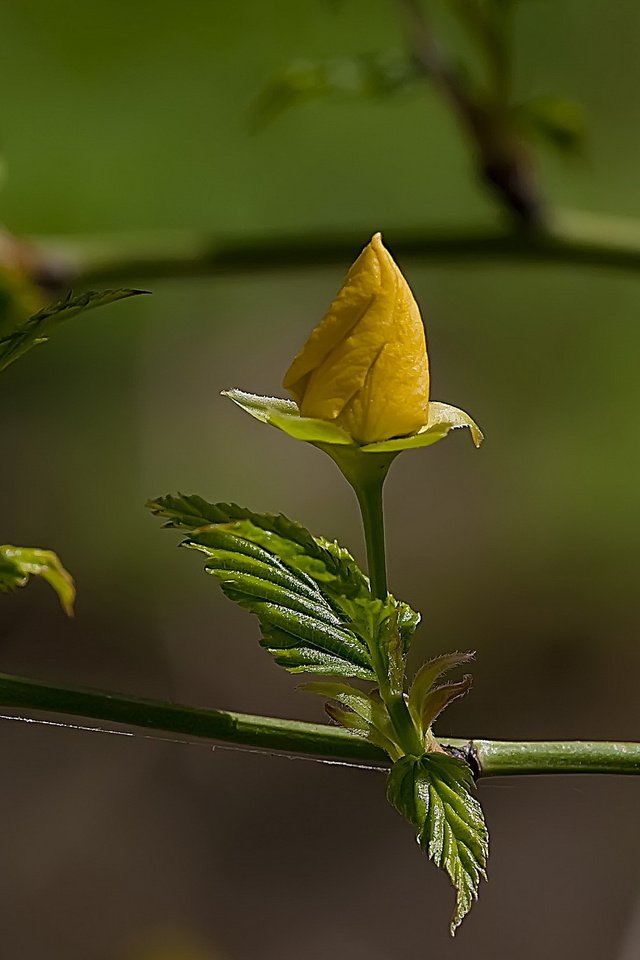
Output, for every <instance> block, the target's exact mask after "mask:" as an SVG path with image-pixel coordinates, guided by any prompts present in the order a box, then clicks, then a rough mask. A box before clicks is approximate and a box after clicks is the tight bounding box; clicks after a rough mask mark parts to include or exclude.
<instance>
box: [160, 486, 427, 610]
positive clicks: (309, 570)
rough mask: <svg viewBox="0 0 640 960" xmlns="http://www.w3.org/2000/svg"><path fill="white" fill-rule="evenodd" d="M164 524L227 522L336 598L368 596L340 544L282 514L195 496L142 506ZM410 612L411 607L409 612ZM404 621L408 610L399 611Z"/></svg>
mask: <svg viewBox="0 0 640 960" xmlns="http://www.w3.org/2000/svg"><path fill="white" fill-rule="evenodd" d="M147 506H148V507H149V509H150V510H151V512H152V513H153V514H155V515H156V516H159V517H162V518H164V519H165V520H166V521H167V524H166V525H167V526H171V527H178V528H181V529H185V530H196V529H198V528H200V527H203V526H207V525H208V524H233V525H234V530H235V531H237V532H238V534H239V535H240V536H242V537H243V538H245V539H247V540H250V541H251V542H253V543H255V544H258V545H260V546H262V547H264V548H265V549H266V550H267V551H269V552H270V553H274V554H276V555H277V556H278V557H279V558H280V559H281V560H283V561H285V562H286V563H287V564H288V565H289V566H293V567H295V568H296V570H298V571H299V572H301V573H304V574H305V575H306V576H308V577H311V578H312V579H313V580H314V581H315V582H316V583H320V584H322V587H323V589H324V590H325V592H327V593H331V594H333V595H335V597H336V598H338V597H347V598H355V597H361V598H364V599H368V598H370V596H371V594H370V592H369V581H368V579H367V577H366V576H365V574H364V573H363V572H362V570H361V569H360V567H359V566H358V564H357V563H356V562H355V560H354V559H353V557H352V556H351V554H350V553H349V551H348V550H346V549H345V548H344V547H341V546H340V545H339V544H338V543H335V542H334V541H330V540H326V539H325V538H324V537H314V536H313V535H312V534H311V533H309V531H308V530H307V529H306V527H303V526H302V524H300V523H297V521H295V520H290V519H289V518H288V517H285V516H284V515H283V514H270V513H255V512H254V511H252V510H248V509H246V508H245V507H240V506H238V504H236V503H209V502H208V501H206V500H204V499H203V498H202V497H198V496H195V495H190V496H185V495H184V494H177V495H176V496H166V497H159V498H158V499H157V500H150V501H149V502H148V504H147ZM409 613H410V614H413V611H409ZM413 616H414V617H418V619H419V615H418V614H413ZM405 617H406V618H407V620H409V619H410V618H409V614H407V613H406V611H405Z"/></svg>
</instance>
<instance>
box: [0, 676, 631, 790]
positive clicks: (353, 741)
mask: <svg viewBox="0 0 640 960" xmlns="http://www.w3.org/2000/svg"><path fill="white" fill-rule="evenodd" d="M0 706H2V707H3V708H5V709H7V708H8V709H12V710H19V711H21V712H23V711H27V712H29V713H32V712H33V711H34V710H35V711H46V712H48V713H53V714H57V715H61V716H65V717H69V716H71V717H83V718H86V719H89V720H92V721H108V722H113V723H121V724H126V725H127V726H131V727H138V728H142V729H145V730H155V731H158V732H162V733H175V734H181V735H186V736H189V737H199V738H203V739H205V740H211V741H215V742H222V743H233V744H238V745H239V746H245V747H254V748H256V749H258V750H268V751H273V750H282V751H284V752H287V753H296V754H304V755H307V756H320V757H327V758H331V759H335V760H354V761H359V762H361V763H375V764H379V765H380V766H381V767H385V766H388V765H389V758H388V757H387V756H386V754H385V753H384V752H383V751H382V750H379V749H378V748H377V747H375V746H374V745H373V744H371V743H368V742H367V741H366V740H363V739H362V738H361V737H358V736H356V735H354V734H352V733H350V732H349V731H348V730H344V729H342V728H341V727H333V726H328V725H327V724H322V723H305V722H303V721H299V720H280V719H277V718H275V717H256V716H251V715H249V714H243V713H233V712H231V711H229V710H207V709H204V708H200V707H188V706H184V705H182V704H177V703H163V702H161V701H157V700H146V699H142V698H140V697H130V696H124V695H122V694H116V693H106V692H102V691H98V690H82V689H75V688H71V687H60V686H56V685H52V684H47V683H42V682H40V681H37V680H29V679H26V678H23V677H12V676H8V675H7V674H0ZM440 743H441V744H442V745H443V746H451V747H455V748H457V749H458V750H462V751H463V753H464V754H465V755H466V756H467V757H468V758H469V760H470V761H471V762H472V764H473V765H474V767H475V768H476V771H477V773H478V775H479V776H480V777H498V776H512V775H514V774H518V775H522V774H541V773H544V774H551V773H553V774H561V773H565V774H566V773H572V774H584V773H588V774H596V773H615V774H635V775H638V774H640V743H611V742H598V741H575V740H573V741H572V740H565V741H533V742H527V741H508V740H464V739H460V738H454V739H452V738H449V737H446V738H442V739H440Z"/></svg>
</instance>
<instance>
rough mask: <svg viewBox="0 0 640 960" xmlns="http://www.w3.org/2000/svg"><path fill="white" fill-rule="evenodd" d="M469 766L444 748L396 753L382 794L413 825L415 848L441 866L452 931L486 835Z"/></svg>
mask: <svg viewBox="0 0 640 960" xmlns="http://www.w3.org/2000/svg"><path fill="white" fill-rule="evenodd" d="M472 790H473V778H472V775H471V770H470V768H469V766H468V765H467V764H466V763H464V762H463V761H462V760H458V759H457V758H455V757H451V756H449V755H448V754H445V753H426V754H424V756H422V757H419V758H418V757H408V756H407V757H402V758H401V759H400V760H398V761H397V762H396V763H394V765H393V767H392V769H391V773H390V774H389V778H388V781H387V798H388V800H389V802H390V803H391V804H393V806H394V807H395V808H396V810H398V812H399V813H400V814H401V815H402V816H403V817H404V818H405V819H406V820H408V821H409V822H410V823H411V824H412V825H413V827H414V828H415V830H416V837H417V840H418V842H419V844H420V846H421V848H422V849H423V850H424V851H425V853H426V854H427V855H428V857H429V859H430V860H433V862H434V863H435V864H436V866H438V867H440V868H441V869H443V870H445V871H446V873H447V874H448V876H449V879H450V880H451V882H452V884H453V886H454V888H455V891H456V904H455V910H454V913H453V917H452V920H451V926H450V930H451V934H452V935H453V934H455V931H456V928H457V927H458V926H459V925H460V923H461V922H462V920H463V919H464V917H465V916H466V914H467V913H468V912H469V910H470V909H471V906H472V904H473V901H474V900H475V899H477V896H478V885H479V883H480V878H481V877H485V878H486V865H487V856H488V850H489V846H488V845H489V836H488V832H487V828H486V824H485V821H484V815H483V813H482V808H481V806H480V804H479V802H478V800H477V799H476V798H475V797H474V796H473V793H472Z"/></svg>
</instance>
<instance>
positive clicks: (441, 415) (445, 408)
mask: <svg viewBox="0 0 640 960" xmlns="http://www.w3.org/2000/svg"><path fill="white" fill-rule="evenodd" d="M459 427H468V428H469V430H470V431H471V439H472V440H473V443H474V446H476V447H479V446H480V444H481V443H482V441H483V440H484V434H483V433H482V430H481V429H480V427H479V426H478V424H477V423H476V422H475V420H473V419H472V418H471V417H470V416H469V414H468V413H465V412H464V410H459V409H458V407H452V406H450V404H448V403H438V402H437V401H436V400H430V401H429V419H428V420H427V423H426V424H425V426H424V427H422V428H421V429H420V430H418V432H417V433H413V434H411V435H410V436H408V437H394V438H392V439H391V440H381V441H379V442H378V443H367V444H365V445H364V446H362V447H360V450H362V452H363V453H395V452H397V453H399V452H400V451H401V450H415V449H416V448H418V447H430V446H431V444H432V443H437V442H438V441H439V440H443V439H444V438H445V437H446V436H447V434H448V433H449V432H450V431H451V430H457V429H458V428H459Z"/></svg>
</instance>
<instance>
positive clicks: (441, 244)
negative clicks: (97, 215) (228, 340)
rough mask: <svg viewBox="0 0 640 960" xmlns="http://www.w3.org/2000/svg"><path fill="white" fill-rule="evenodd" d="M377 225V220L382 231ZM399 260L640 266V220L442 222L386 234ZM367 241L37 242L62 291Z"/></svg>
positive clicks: (160, 238)
mask: <svg viewBox="0 0 640 960" xmlns="http://www.w3.org/2000/svg"><path fill="white" fill-rule="evenodd" d="M375 226H376V224H373V225H372V230H373V227H375ZM385 235H386V238H387V239H388V242H389V246H390V247H391V249H392V250H393V252H394V255H396V256H398V257H406V258H415V259H418V260H423V261H437V262H446V263H456V262H466V263H470V264H474V263H480V262H491V261H497V262H498V261H500V262H502V261H505V262H515V263H530V264H561V265H565V266H589V267H608V268H613V269H618V270H630V271H635V270H638V269H640V221H636V220H629V219H624V218H619V217H607V216H600V215H598V214H590V213H581V212H578V211H560V212H556V214H555V216H554V219H553V223H552V225H551V226H550V227H548V228H547V229H545V230H537V231H534V230H531V231H514V230H513V229H507V228H502V229H501V228H485V227H481V228H474V227H468V228H440V229H438V228H433V229H423V230H418V229H412V230H407V229H397V230H396V229H393V228H389V229H388V230H386V234H385ZM366 240H367V235H366V232H365V231H363V230H362V229H352V230H342V231H340V230H337V231H331V232H323V231H312V232H311V231H310V232H306V233H304V234H298V233H295V234H269V235H265V236H263V237H236V238H234V237H230V236H229V237H226V238H225V237H220V236H218V237H216V236H213V235H210V234H206V233H199V232H197V231H158V232H153V233H145V234H138V235H135V234H125V235H113V236H109V235H104V236H102V237H95V236H94V237H91V236H87V237H82V236H78V237H39V238H32V239H31V241H30V248H29V250H30V256H29V260H30V266H31V271H32V273H33V275H34V278H35V279H37V280H39V281H40V282H42V283H43V284H44V285H48V286H54V287H59V288H60V287H69V286H85V287H86V286H91V285H93V284H104V283H115V282H117V283H123V282H135V283H140V282H142V281H148V280H150V279H154V278H159V279H167V278H172V277H191V276H202V275H209V274H233V273H242V272H251V271H261V270H270V271H272V270H278V269H285V270H293V269H297V268H302V267H314V266H322V265H326V264H334V263H335V264H340V265H346V264H348V263H351V261H352V260H353V257H354V255H355V254H356V253H357V251H358V250H359V249H360V248H361V247H362V246H363V245H364V243H365V241H366Z"/></svg>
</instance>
